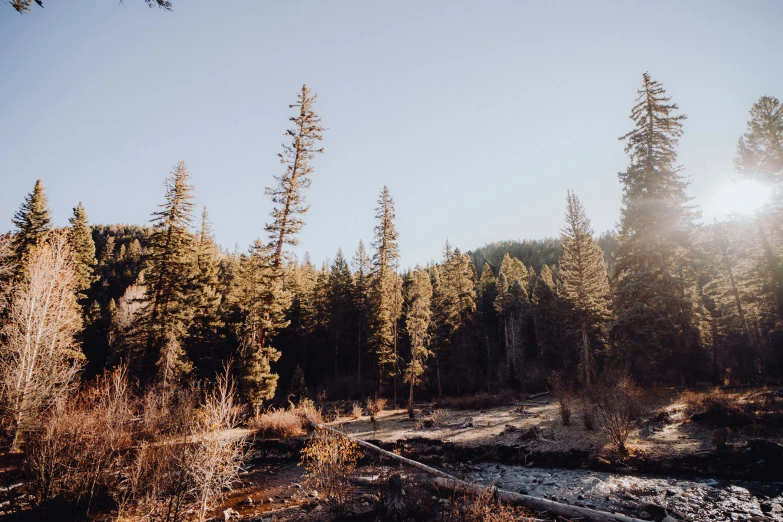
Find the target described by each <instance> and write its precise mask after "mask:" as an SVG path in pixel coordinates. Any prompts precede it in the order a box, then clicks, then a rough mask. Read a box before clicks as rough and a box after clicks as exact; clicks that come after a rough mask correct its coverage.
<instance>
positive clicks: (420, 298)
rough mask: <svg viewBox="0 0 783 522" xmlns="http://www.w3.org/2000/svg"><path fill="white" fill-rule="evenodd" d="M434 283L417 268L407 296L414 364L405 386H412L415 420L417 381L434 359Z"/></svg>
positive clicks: (410, 399) (407, 324) (407, 322)
mask: <svg viewBox="0 0 783 522" xmlns="http://www.w3.org/2000/svg"><path fill="white" fill-rule="evenodd" d="M431 300H432V283H431V282H430V275H429V273H428V272H427V271H426V270H424V269H423V268H421V267H419V266H418V265H417V266H416V269H415V270H414V271H413V275H412V277H411V283H410V286H409V287H408V289H407V292H406V314H405V329H406V331H407V332H408V337H409V338H410V342H411V360H410V362H409V363H408V367H407V368H406V370H405V382H407V383H408V384H409V393H408V416H409V417H410V418H411V419H412V418H413V390H414V388H415V387H416V379H418V378H419V377H421V376H422V375H423V374H424V372H425V371H426V369H427V366H426V361H427V358H428V357H430V356H431V355H433V353H432V352H431V351H430V350H429V339H430V322H431V311H430V302H431Z"/></svg>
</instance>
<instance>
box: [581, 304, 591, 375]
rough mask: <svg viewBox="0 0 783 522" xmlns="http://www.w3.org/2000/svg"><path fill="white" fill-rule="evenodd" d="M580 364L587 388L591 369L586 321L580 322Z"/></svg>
mask: <svg viewBox="0 0 783 522" xmlns="http://www.w3.org/2000/svg"><path fill="white" fill-rule="evenodd" d="M582 357H583V359H582V361H583V362H582V364H584V367H585V385H586V386H587V387H588V388H589V387H590V385H591V384H592V382H591V377H590V374H591V373H592V368H590V344H589V342H588V340H587V319H583V320H582Z"/></svg>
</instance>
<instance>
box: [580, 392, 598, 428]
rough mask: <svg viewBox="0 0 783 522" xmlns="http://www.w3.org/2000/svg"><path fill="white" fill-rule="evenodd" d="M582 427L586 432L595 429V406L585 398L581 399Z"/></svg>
mask: <svg viewBox="0 0 783 522" xmlns="http://www.w3.org/2000/svg"><path fill="white" fill-rule="evenodd" d="M582 426H584V428H585V429H586V430H588V431H592V430H594V429H595V405H594V404H593V403H592V402H591V401H590V399H588V398H587V397H583V398H582Z"/></svg>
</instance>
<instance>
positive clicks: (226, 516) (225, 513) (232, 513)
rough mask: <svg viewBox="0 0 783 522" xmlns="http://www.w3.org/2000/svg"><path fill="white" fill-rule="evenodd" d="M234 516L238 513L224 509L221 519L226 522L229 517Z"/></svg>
mask: <svg viewBox="0 0 783 522" xmlns="http://www.w3.org/2000/svg"><path fill="white" fill-rule="evenodd" d="M234 515H239V513H237V512H236V511H234V510H233V509H231V508H228V509H226V510H225V511H223V519H224V520H225V521H226V522H228V521H229V520H231V517H233V516H234Z"/></svg>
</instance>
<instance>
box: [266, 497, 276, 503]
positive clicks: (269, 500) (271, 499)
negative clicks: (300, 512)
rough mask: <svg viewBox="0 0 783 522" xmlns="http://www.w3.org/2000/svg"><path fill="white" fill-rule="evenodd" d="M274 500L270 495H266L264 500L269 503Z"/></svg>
mask: <svg viewBox="0 0 783 522" xmlns="http://www.w3.org/2000/svg"><path fill="white" fill-rule="evenodd" d="M274 501H275V499H273V498H272V497H268V498H267V499H266V500H265V501H264V502H266V503H267V504H271V503H272V502H274Z"/></svg>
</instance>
